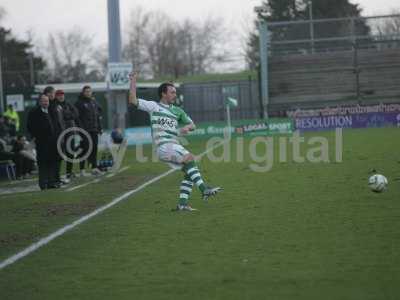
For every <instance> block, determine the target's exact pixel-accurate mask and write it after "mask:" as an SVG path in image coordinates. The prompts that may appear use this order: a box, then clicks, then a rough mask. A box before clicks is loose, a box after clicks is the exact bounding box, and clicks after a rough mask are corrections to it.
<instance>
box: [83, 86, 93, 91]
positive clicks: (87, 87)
mask: <svg viewBox="0 0 400 300" xmlns="http://www.w3.org/2000/svg"><path fill="white" fill-rule="evenodd" d="M87 89H92V88H91V87H90V86H89V85H85V86H84V87H83V88H82V93H84V92H85V90H87Z"/></svg>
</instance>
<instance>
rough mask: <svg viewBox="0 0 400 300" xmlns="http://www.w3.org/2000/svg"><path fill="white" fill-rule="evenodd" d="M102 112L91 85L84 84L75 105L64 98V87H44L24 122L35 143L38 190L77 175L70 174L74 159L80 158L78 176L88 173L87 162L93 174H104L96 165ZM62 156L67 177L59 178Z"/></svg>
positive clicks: (65, 181)
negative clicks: (58, 88)
mask: <svg viewBox="0 0 400 300" xmlns="http://www.w3.org/2000/svg"><path fill="white" fill-rule="evenodd" d="M101 114H102V110H101V107H100V106H99V104H98V103H97V102H96V99H95V98H94V97H93V94H92V89H91V88H90V86H84V87H83V89H82V92H81V93H80V95H79V97H78V100H77V101H76V102H75V104H71V103H68V102H67V101H65V97H64V91H63V90H55V89H54V88H53V87H51V86H48V87H46V88H45V89H44V91H43V93H42V94H41V95H40V96H39V99H38V105H37V106H36V107H35V108H33V109H32V110H31V111H30V112H29V114H28V121H27V129H28V132H29V134H30V135H31V137H32V141H33V142H34V144H35V145H36V147H35V148H36V161H37V166H38V174H39V187H40V189H41V190H46V189H54V188H60V187H61V186H62V185H64V184H68V183H69V181H70V180H71V178H73V177H75V176H76V175H75V174H74V173H73V163H72V160H73V159H79V160H80V166H79V170H80V172H79V174H80V176H89V175H90V174H89V173H87V172H86V162H88V164H89V165H90V167H91V173H92V174H93V175H101V174H103V173H102V171H100V170H99V169H98V167H97V145H98V135H99V134H101V133H102V128H101ZM76 128H79V130H77V129H76ZM82 129H83V130H82ZM82 132H83V133H84V134H83V133H82ZM77 136H78V137H79V138H78V139H76V137H77ZM62 154H64V155H62ZM86 154H87V155H86ZM86 156H87V159H85V158H86ZM64 159H65V160H66V176H65V178H61V176H60V173H61V165H62V161H63V160H64Z"/></svg>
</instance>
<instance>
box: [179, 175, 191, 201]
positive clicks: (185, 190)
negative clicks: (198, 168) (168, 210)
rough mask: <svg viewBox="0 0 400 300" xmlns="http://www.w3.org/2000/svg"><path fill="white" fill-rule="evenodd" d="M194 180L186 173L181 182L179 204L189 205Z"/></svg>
mask: <svg viewBox="0 0 400 300" xmlns="http://www.w3.org/2000/svg"><path fill="white" fill-rule="evenodd" d="M192 188H193V182H192V181H191V180H190V177H189V176H187V175H185V179H183V180H182V182H181V187H180V195H179V205H187V204H188V202H189V197H190V194H191V193H192Z"/></svg>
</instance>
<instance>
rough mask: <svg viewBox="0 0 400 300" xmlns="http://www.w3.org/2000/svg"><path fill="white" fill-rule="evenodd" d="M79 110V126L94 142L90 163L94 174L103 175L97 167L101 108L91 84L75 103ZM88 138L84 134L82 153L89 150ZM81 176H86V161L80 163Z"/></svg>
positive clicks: (85, 87) (84, 89) (84, 88)
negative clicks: (93, 93)
mask: <svg viewBox="0 0 400 300" xmlns="http://www.w3.org/2000/svg"><path fill="white" fill-rule="evenodd" d="M75 106H76V108H77V109H78V111H79V126H80V127H81V128H82V129H84V130H86V131H87V132H88V133H89V135H90V139H91V142H92V145H93V147H92V150H91V152H90V155H89V158H88V163H89V164H90V165H91V167H92V174H93V175H102V174H103V173H102V172H101V171H100V170H99V169H98V168H97V145H98V141H99V134H101V132H102V129H101V112H102V111H101V108H100V106H99V105H98V104H97V102H96V100H95V98H94V97H93V95H92V89H91V88H90V86H84V87H83V89H82V92H81V94H80V95H79V98H78V101H77V102H76V103H75ZM89 142H90V141H88V139H87V138H86V137H84V136H82V148H83V149H82V150H83V151H82V153H83V154H85V153H87V152H88V150H89ZM80 170H81V176H86V175H87V174H86V172H85V161H82V162H81V163H80Z"/></svg>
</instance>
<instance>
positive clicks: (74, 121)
mask: <svg viewBox="0 0 400 300" xmlns="http://www.w3.org/2000/svg"><path fill="white" fill-rule="evenodd" d="M56 101H57V104H58V105H59V106H60V107H61V108H62V112H63V117H64V126H65V129H69V128H73V127H77V126H78V123H79V112H78V110H77V108H76V107H75V106H74V105H72V104H70V103H68V102H67V101H65V95H64V91H63V90H57V91H56ZM74 135H75V133H74V132H70V133H67V134H66V135H65V138H64V145H63V148H64V150H65V154H66V156H67V157H68V158H69V159H74V158H75V157H74V153H73V152H74V151H76V149H75V148H76V147H75V139H74ZM66 142H68V143H70V145H69V146H67V145H66V144H65V143H66ZM67 149H70V150H72V152H70V151H68V150H67ZM72 168H73V164H72V162H70V161H67V162H66V176H67V179H70V178H72V177H74V176H73V173H72Z"/></svg>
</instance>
